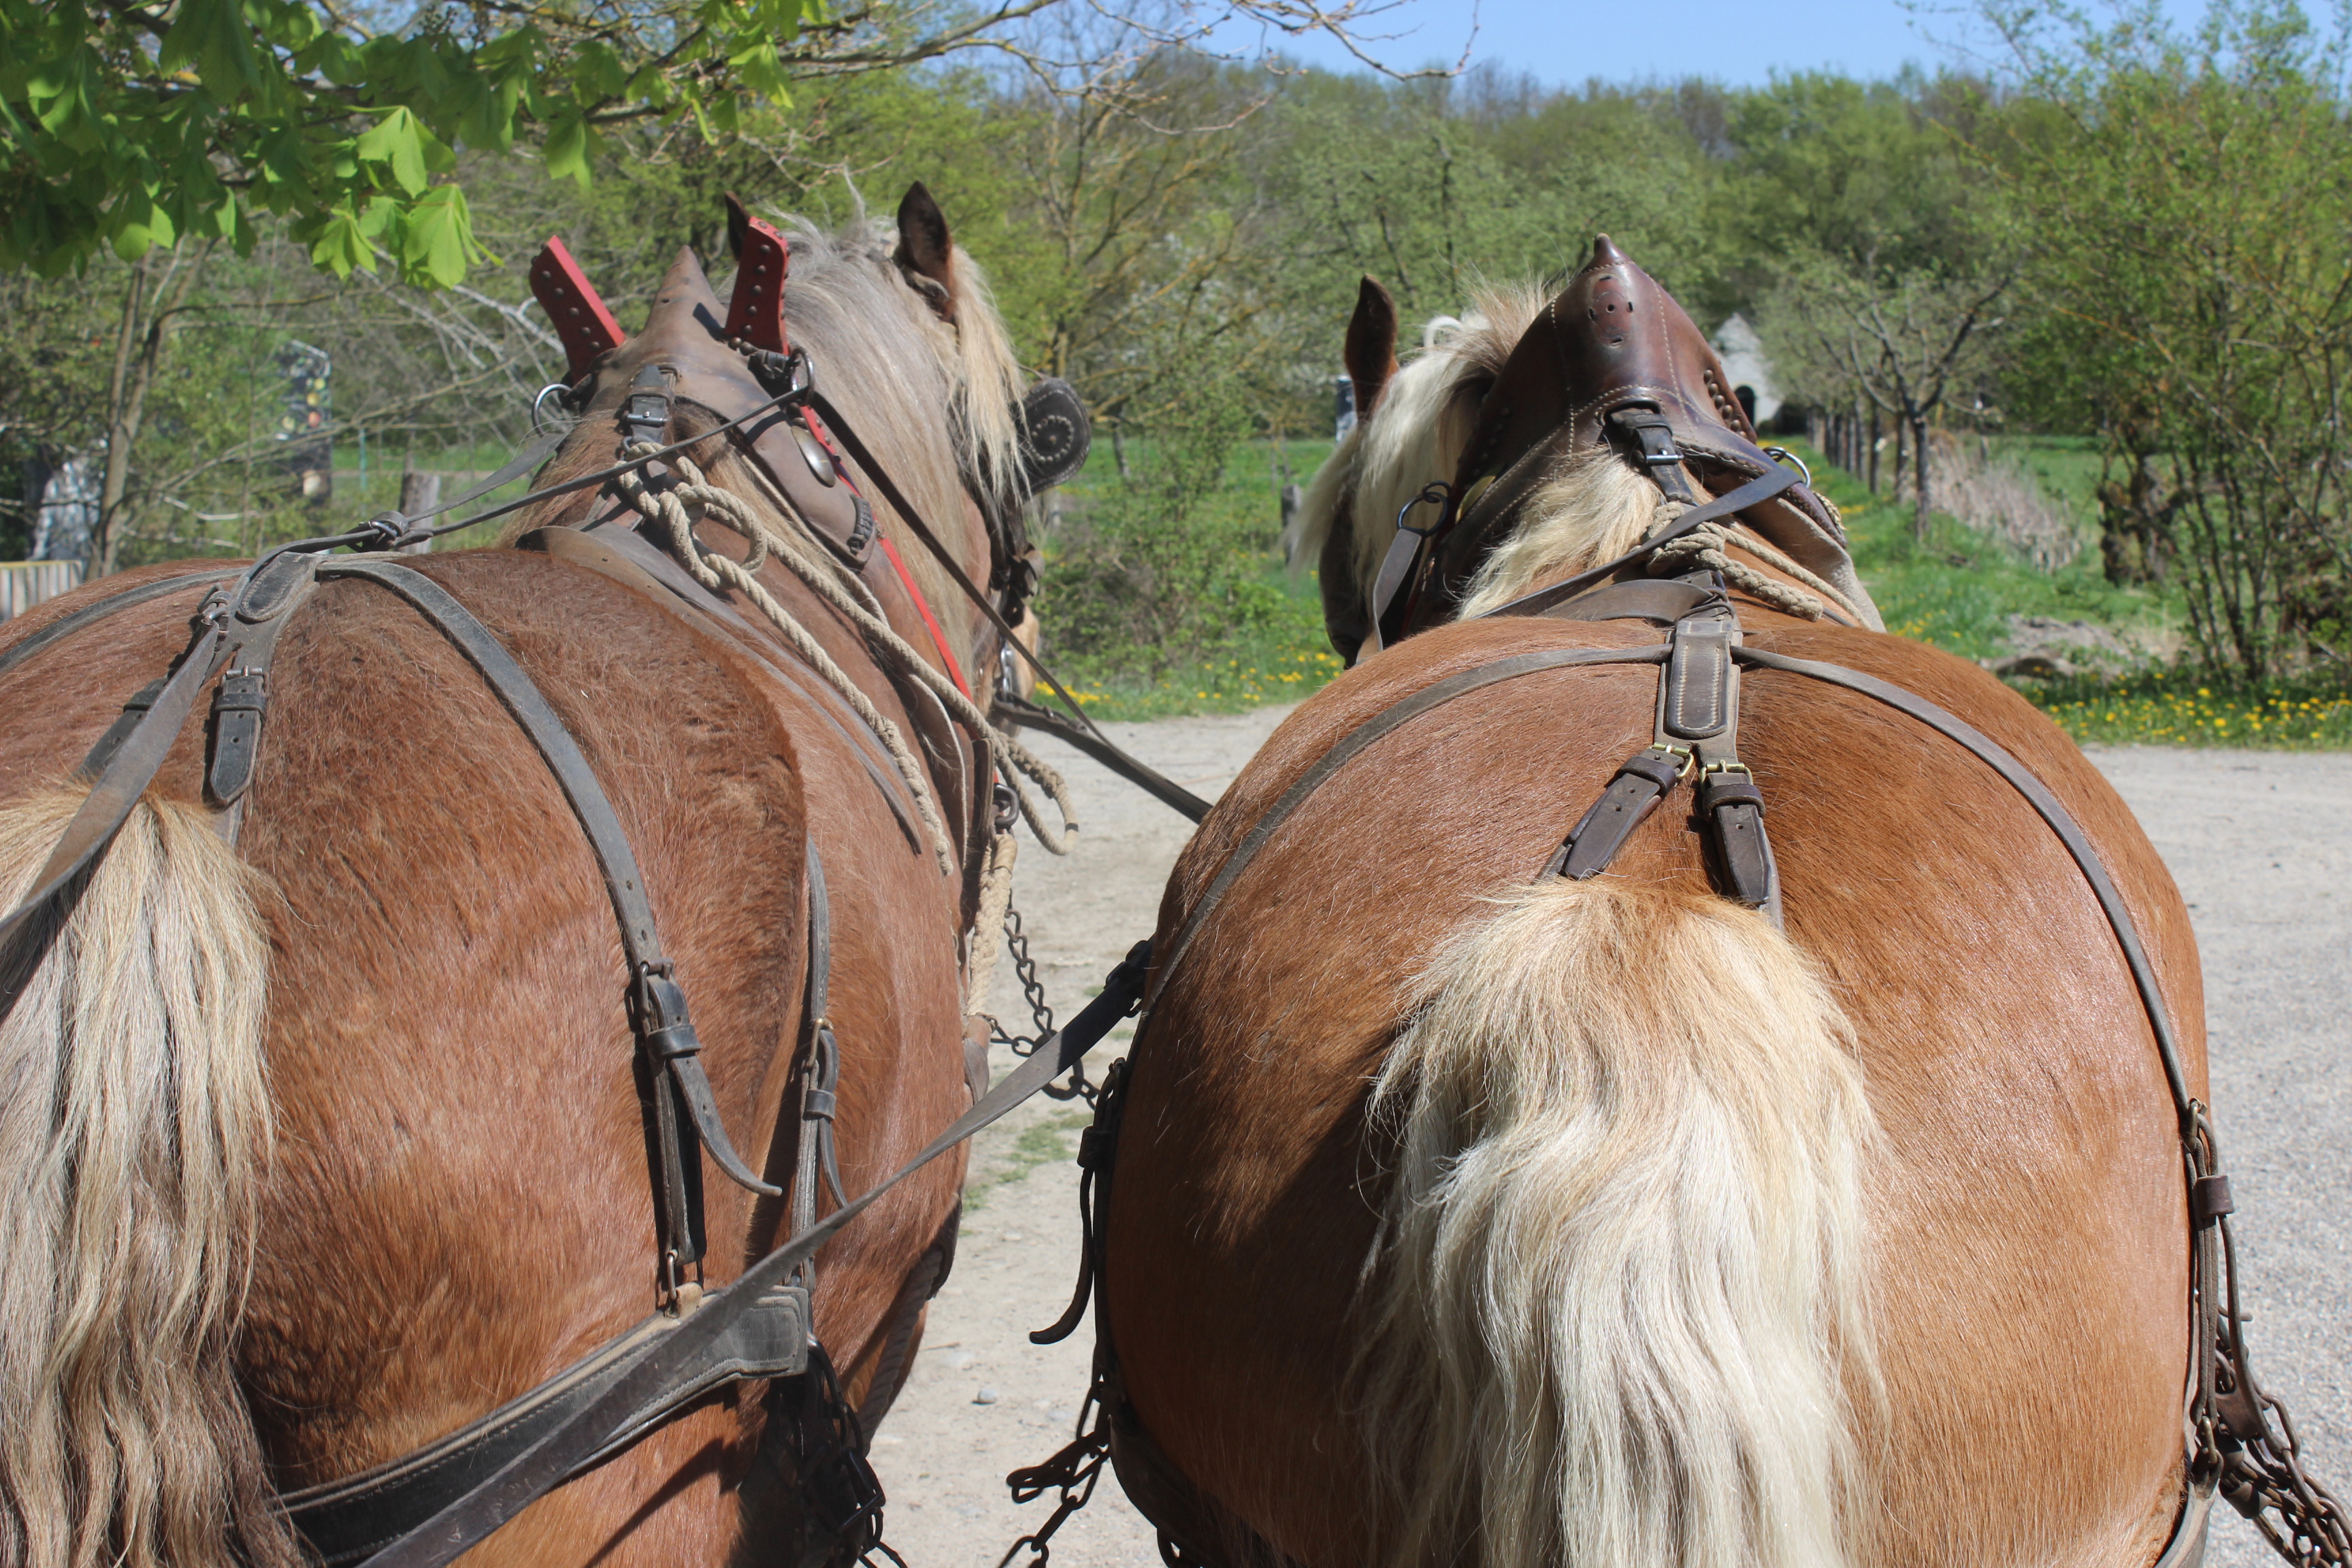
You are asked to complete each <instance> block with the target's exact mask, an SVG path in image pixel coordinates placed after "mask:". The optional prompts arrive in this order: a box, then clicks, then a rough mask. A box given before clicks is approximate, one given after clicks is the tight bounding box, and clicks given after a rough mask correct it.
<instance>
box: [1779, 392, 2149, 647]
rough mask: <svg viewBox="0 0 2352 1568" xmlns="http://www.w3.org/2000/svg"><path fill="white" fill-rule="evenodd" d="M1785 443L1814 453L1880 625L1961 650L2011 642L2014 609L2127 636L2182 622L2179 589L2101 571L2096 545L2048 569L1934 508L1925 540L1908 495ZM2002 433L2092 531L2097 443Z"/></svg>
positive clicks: (1818, 476)
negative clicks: (2138, 583) (2121, 579)
mask: <svg viewBox="0 0 2352 1568" xmlns="http://www.w3.org/2000/svg"><path fill="white" fill-rule="evenodd" d="M1789 445H1790V447H1791V448H1792V449H1794V450H1796V451H1797V452H1798V453H1799V455H1801V457H1803V458H1804V459H1805V460H1806V462H1808V463H1809V464H1811V467H1812V470H1813V476H1814V479H1815V483H1816V488H1817V489H1820V490H1821V491H1822V493H1824V494H1826V495H1827V496H1828V497H1829V498H1830V500H1832V501H1834V502H1836V503H1837V506H1838V510H1840V511H1841V512H1843V514H1844V517H1845V524H1846V532H1847V535H1848V538H1849V542H1850V543H1851V547H1852V549H1853V558H1854V569H1855V570H1856V571H1857V572H1859V573H1860V574H1861V575H1862V580H1863V584H1864V586H1866V587H1867V588H1869V590H1870V596H1871V597H1872V598H1873V599H1874V600H1875V601H1877V604H1878V612H1879V614H1880V615H1881V616H1885V620H1886V629H1887V630H1888V631H1890V632H1893V633H1895V635H1896V636H1897V637H1910V638H1913V639H1915V640H1916V641H1919V642H1924V643H1928V644H1931V645H1933V646H1934V647H1940V648H1943V649H1945V650H1947V651H1948V652H1951V653H1956V654H1958V655H1959V656H1960V657H1961V658H1999V657H2000V656H2001V655H2003V654H2006V653H2009V652H2011V651H2013V650H2012V649H2011V647H2010V626H2009V617H2010V616H2048V617H2050V618H2051V619H2053V620H2061V621H2090V622H2093V623H2095V624H2096V625H2099V626H2105V627H2107V628H2108V629H2110V630H2112V631H2115V632H2116V633H2118V634H2120V635H2122V636H2124V637H2125V638H2126V641H2130V640H2135V639H2136V638H2153V639H2158V640H2160V639H2164V638H2166V637H2169V636H2170V634H2171V633H2172V632H2173V630H2174V629H2175V628H2176V627H2178V626H2179V624H2180V621H2181V614H2180V609H2179V599H2178V596H2177V595H2173V594H2170V593H2168V592H2166V591H2163V590H2158V589H2147V588H2118V587H2116V586H2115V585H2114V584H2111V583H2109V582H2108V581H2107V580H2106V578H2105V576H2103V575H2102V574H2100V571H2099V555H2098V552H2097V551H2096V550H2095V549H2094V548H2089V547H2087V546H2086V547H2085V548H2084V550H2083V551H2082V552H2079V553H2078V554H2076V556H2075V557H2074V560H2073V561H2071V562H2069V563H2067V564H2066V565H2065V566H2063V567H2061V568H2060V569H2059V570H2058V571H2056V572H2043V571H2042V570H2041V569H2040V568H2038V567H2036V566H2035V565H2033V564H2032V563H2031V562H2029V561H2027V560H2025V559H2023V558H2022V557H2021V556H2020V555H2019V554H2018V552H2016V551H2014V550H2012V549H2011V548H2010V547H2009V546H2008V545H2007V544H2005V543H2003V542H2000V540H1997V539H1994V538H1991V537H1990V536H1989V535H1986V534H1983V533H1979V532H1978V531H1975V530H1973V529H1969V528H1966V527H1963V526H1962V525H1961V524H1959V523H1958V522H1956V521H1953V520H1952V519H1951V518H1948V517H1946V516H1943V515H1941V514H1940V513H1939V514H1937V515H1936V516H1934V517H1933V518H1932V519H1931V526H1930V528H1929V531H1928V538H1927V542H1924V543H1922V542H1919V541H1917V540H1916V539H1914V538H1913V536H1912V511H1911V506H1910V503H1909V502H1908V501H1907V500H1901V501H1898V500H1894V499H1893V498H1891V497H1887V496H1879V497H1876V498H1874V497H1872V495H1871V494H1870V492H1869V491H1868V490H1867V489H1864V487H1863V485H1862V483H1861V481H1860V480H1858V479H1855V478H1854V477H1853V475H1851V474H1849V473H1847V472H1846V471H1845V470H1844V469H1843V468H1834V467H1832V466H1831V465H1830V464H1828V463H1827V462H1825V461H1822V460H1820V459H1819V458H1818V456H1817V454H1815V453H1814V452H1812V451H1811V449H1809V448H1807V447H1804V446H1803V444H1802V443H1800V442H1790V443H1789ZM2004 445H2006V446H2009V447H2011V449H2012V450H2018V451H2020V452H2021V455H2022V456H2023V457H2024V458H2025V461H2026V466H2027V467H2028V468H2032V469H2034V470H2035V472H2036V473H2037V474H2039V475H2042V476H2043V477H2044V481H2045V484H2047V485H2048V487H2049V488H2050V489H2053V492H2055V493H2056V494H2058V495H2059V496H2060V497H2062V498H2063V499H2064V500H2067V501H2068V502H2070V503H2071V504H2072V505H2073V507H2074V510H2075V512H2076V515H2077V518H2078V522H2079V524H2080V525H2081V526H2083V527H2084V530H2085V531H2086V532H2087V531H2088V530H2089V528H2090V526H2091V521H2090V518H2091V516H2092V515H2095V513H2092V512H2091V508H2092V506H2093V502H2092V500H2091V490H2090V487H2091V486H2092V485H2093V484H2094V483H2095V482H2096V479H2097V476H2098V465H2097V458H2096V457H2095V455H2093V454H2086V453H2084V452H2083V451H2082V450H2080V448H2079V447H2076V446H2074V444H2073V443H2072V442H2070V441H2068V440H2067V439H2066V438H2063V437H2058V438H2053V437H2031V438H2027V439H2026V440H2024V441H2018V442H2013V443H2004ZM2086 514H2090V515H2086Z"/></svg>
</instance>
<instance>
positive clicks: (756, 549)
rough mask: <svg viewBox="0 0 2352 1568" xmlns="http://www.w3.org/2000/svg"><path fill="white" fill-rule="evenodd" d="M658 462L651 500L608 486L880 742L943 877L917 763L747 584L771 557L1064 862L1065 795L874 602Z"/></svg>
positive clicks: (701, 479)
mask: <svg viewBox="0 0 2352 1568" xmlns="http://www.w3.org/2000/svg"><path fill="white" fill-rule="evenodd" d="M656 449H657V448H655V447H652V446H650V445H649V444H647V443H645V442H632V443H631V444H630V445H629V447H627V448H625V450H624V452H623V454H622V455H623V456H624V457H629V458H636V457H641V456H645V455H646V454H649V453H651V452H653V451H655V450H656ZM667 461H668V462H669V463H671V464H672V465H673V466H674V467H675V468H677V474H678V478H679V481H680V482H678V483H676V484H672V485H669V486H667V487H666V488H664V489H660V490H658V491H656V490H655V489H652V488H651V487H650V486H648V485H647V484H646V482H645V480H644V479H643V478H642V477H641V476H640V475H638V474H636V473H634V472H633V473H629V474H625V475H623V476H622V477H621V478H620V479H617V480H615V481H614V483H615V485H616V487H617V488H618V489H620V491H621V493H622V495H623V496H624V497H625V498H626V499H627V500H628V501H629V502H630V504H631V505H633V506H635V508H636V509H637V510H638V511H639V512H641V513H643V514H644V516H645V517H646V520H647V521H652V522H656V523H658V524H660V526H661V527H662V529H663V530H664V531H665V532H666V533H667V535H668V539H669V543H670V547H671V549H672V551H673V552H674V553H676V555H677V558H678V559H679V561H681V562H682V563H685V566H686V569H687V570H688V572H689V573H691V574H693V575H694V578H695V580H696V581H697V582H698V583H700V584H702V585H703V586H704V587H706V588H710V589H713V590H717V589H719V588H720V587H722V586H723V587H731V588H734V589H736V590H737V591H738V592H740V593H741V594H742V595H743V596H744V597H745V598H747V599H749V600H751V603H752V604H753V605H757V606H758V608H759V610H760V613H761V615H762V616H766V617H767V618H768V621H769V623H770V624H771V625H772V626H775V628H776V629H777V631H778V632H780V633H781V634H782V636H783V637H784V640H785V641H786V642H787V643H788V644H790V645H791V647H792V648H793V651H794V652H795V653H798V654H799V655H800V656H801V657H802V658H804V659H806V660H807V661H808V663H809V665H810V666H811V668H814V669H815V670H816V672H817V673H818V675H819V676H820V677H822V678H823V679H824V680H825V681H826V683H827V684H829V685H831V686H832V687H833V688H834V689H835V690H837V691H839V692H840V693H841V694H842V696H843V698H844V699H845V700H847V701H848V702H849V704H850V706H851V707H852V708H854V709H856V710H857V715H858V717H859V718H861V719H863V720H865V721H866V723H867V724H868V725H869V726H870V727H872V729H873V730H874V731H875V733H876V734H877V735H879V736H881V737H882V741H883V746H884V749H885V750H887V752H889V753H890V760H891V762H892V763H894V764H895V765H896V766H897V767H898V773H899V776H900V777H902V778H904V779H905V780H906V781H907V787H908V790H909V791H910V792H911V793H912V794H913V795H914V796H915V804H916V807H917V809H918V811H919V813H920V814H921V816H922V818H923V822H924V825H925V826H927V827H928V828H929V829H930V832H931V836H932V847H933V850H934V852H935V853H936V854H937V855H938V856H939V858H940V865H941V868H943V869H949V870H952V868H953V864H954V856H953V851H952V849H951V847H950V844H949V840H948V837H947V830H946V827H945V826H943V825H942V824H941V823H940V816H939V808H938V805H936V803H935V802H934V801H933V799H932V795H931V790H930V784H929V778H928V775H927V774H926V773H925V771H924V769H923V766H922V763H921V762H920V761H919V759H918V758H917V757H916V756H915V754H914V752H913V750H912V748H910V747H909V746H908V744H907V741H906V737H905V735H904V734H903V733H902V732H901V731H899V730H898V726H897V725H896V724H893V723H892V722H891V721H889V719H887V717H885V716H884V715H883V714H882V713H881V711H880V710H877V709H876V708H875V706H874V705H873V703H872V702H871V701H870V700H868V699H867V698H866V694H865V693H864V692H863V691H861V690H859V689H858V688H857V686H856V682H854V681H852V680H851V679H849V677H848V675H847V674H846V673H845V671H844V670H843V669H842V668H841V667H840V666H839V665H837V664H835V662H834V661H833V659H832V658H831V657H830V656H829V655H827V654H826V653H825V651H824V648H823V647H821V646H820V645H819V644H818V643H817V640H816V638H815V637H814V636H812V635H811V634H810V632H809V630H808V628H807V627H805V626H803V625H801V623H800V622H799V621H798V620H797V619H796V618H795V617H794V616H793V614H792V612H791V611H789V610H787V609H785V608H784V606H783V605H781V604H779V603H778V602H777V600H776V598H775V595H772V594H771V593H769V592H768V590H767V589H766V588H765V587H764V586H762V585H761V583H760V582H759V580H758V578H757V577H756V576H755V575H754V574H756V573H757V572H758V571H759V570H760V568H761V566H762V565H764V564H765V563H767V560H768V558H769V556H770V555H771V554H772V555H773V556H774V557H775V559H776V560H777V561H778V562H779V563H782V565H783V566H784V567H785V569H786V570H788V571H790V572H791V573H792V574H793V575H794V576H795V577H798V578H799V579H800V580H801V581H802V582H803V584H806V585H807V586H808V588H809V590H810V591H811V592H812V593H814V594H815V595H817V597H819V598H820V599H822V600H824V602H825V603H826V604H827V605H831V606H832V607H833V608H834V609H835V610H837V611H839V612H840V613H841V614H842V615H843V616H845V618H847V619H848V621H849V622H850V624H851V625H853V626H856V627H857V628H858V630H860V631H861V632H863V633H865V634H866V637H867V639H868V640H869V642H870V643H871V644H872V645H873V646H874V647H875V650H876V653H877V657H879V658H882V659H883V660H884V662H886V663H887V664H890V665H893V666H895V667H897V668H899V669H902V670H904V671H906V672H907V673H908V674H910V675H912V676H914V677H915V679H918V680H919V681H921V682H922V683H923V685H924V686H925V687H926V688H927V689H929V690H930V692H931V693H932V695H933V696H935V697H937V698H938V699H939V700H940V705H941V706H943V707H944V708H946V709H947V710H948V711H949V713H950V714H951V715H953V716H954V717H955V718H956V719H957V720H958V721H961V722H962V723H963V724H965V725H966V726H968V727H969V728H970V729H971V731H972V732H973V733H975V734H977V735H979V736H981V737H982V738H983V739H984V740H985V742H986V743H987V745H988V749H989V752H990V755H991V756H992V757H993V758H994V759H995V761H996V763H997V766H998V769H999V771H1000V772H1001V773H1003V775H1004V777H1005V779H1006V780H1007V781H1008V782H1009V783H1010V784H1012V786H1013V795H1014V796H1015V798H1016V799H1017V800H1018V801H1019V803H1020V808H1021V815H1022V816H1023V818H1024V820H1026V821H1027V822H1028V824H1029V829H1030V831H1031V832H1033V833H1034V834H1035V835H1036V836H1037V841H1038V842H1039V843H1040V844H1043V845H1044V846H1045V847H1046V848H1047V849H1048V850H1050V851H1052V852H1053V853H1054V854H1056V855H1066V854H1067V853H1069V842H1068V839H1067V837H1066V835H1067V834H1072V833H1076V831H1077V826H1078V825H1077V820H1076V815H1075V813H1074V811H1073V808H1072V806H1071V804H1070V797H1069V791H1068V787H1067V786H1066V784H1064V783H1063V782H1062V777H1061V775H1060V774H1059V773H1055V771H1054V770H1053V769H1052V768H1051V767H1049V766H1047V765H1046V764H1045V763H1044V762H1042V761H1040V760H1039V759H1038V758H1037V757H1036V756H1034V755H1033V754H1032V753H1031V752H1030V751H1029V750H1028V748H1026V747H1025V746H1023V745H1022V744H1021V743H1020V742H1018V741H1015V740H1013V738H1012V737H1011V736H1009V735H1007V734H1005V733H1004V732H1003V731H1000V730H999V729H998V728H997V727H996V726H995V725H994V724H992V723H991V722H990V721H989V718H988V715H987V714H986V713H984V712H982V710H980V708H979V706H978V705H977V704H975V703H974V702H973V701H972V700H971V699H970V698H968V697H966V696H965V695H964V694H963V693H962V692H961V691H960V690H958V689H956V686H955V683H954V682H953V681H951V680H950V679H948V678H947V677H946V676H944V675H942V674H940V672H939V671H938V670H936V669H934V668H931V666H930V664H929V661H928V660H926V659H925V658H923V656H922V655H921V654H920V653H919V652H918V651H916V649H915V647H914V646H913V645H912V644H911V643H909V642H908V641H907V639H906V638H904V637H900V636H899V635H898V632H897V631H895V630H894V629H892V627H891V626H890V624H889V623H888V622H887V621H886V620H884V619H883V618H882V617H881V616H880V615H879V614H878V613H877V612H878V610H879V608H880V605H879V602H878V601H875V602H874V608H872V609H869V608H867V607H866V605H865V604H862V603H860V602H859V600H858V598H857V597H856V596H854V595H853V594H852V593H851V591H850V590H848V589H846V588H845V587H844V586H843V585H842V584H841V583H840V581H839V580H838V579H837V578H836V577H835V572H834V568H833V565H832V563H831V562H830V561H829V560H820V559H816V558H813V556H812V555H811V554H810V553H808V552H804V551H803V550H801V549H797V548H795V547H794V545H793V542H791V541H788V540H786V539H783V538H782V537H780V536H779V535H777V534H775V533H774V532H772V531H770V530H769V528H768V527H767V525H766V524H764V523H763V522H761V521H760V519H759V516H758V515H757V514H756V513H755V512H754V511H753V510H751V504H750V503H749V502H747V501H746V500H743V498H741V497H740V496H738V495H736V494H735V493H734V492H733V491H731V490H728V489H720V488H719V486H717V485H714V484H711V483H710V482H709V479H707V478H706V477H705V476H704V474H703V472H702V470H701V469H700V468H698V467H697V466H696V465H695V463H694V461H693V459H692V458H688V457H687V456H686V454H684V453H683V452H680V453H677V454H674V455H673V456H671V457H670V458H668V459H667ZM786 515H788V516H790V517H792V518H793V521H795V522H796V523H798V524H799V525H800V526H801V528H802V529H803V530H806V529H807V527H808V523H807V521H806V520H805V519H803V518H802V517H801V516H800V515H799V513H798V512H797V510H790V509H787V511H786ZM705 520H707V521H712V522H717V523H720V524H722V525H724V526H726V527H728V528H730V529H732V530H734V531H735V532H736V533H738V534H740V536H741V537H742V538H743V540H744V542H745V543H746V544H747V545H748V546H749V549H748V550H747V552H746V553H745V558H744V559H743V560H742V561H741V562H736V561H731V560H730V559H728V558H727V557H726V556H724V555H721V554H719V552H716V551H714V550H711V549H709V548H708V547H706V546H705V545H704V544H703V543H702V542H701V541H700V540H698V539H697V538H695V536H694V525H695V523H696V522H697V521H705ZM858 586H859V588H861V589H862V588H864V586H865V584H862V583H861V584H858ZM871 597H872V595H871V594H870V593H868V594H867V595H866V598H867V599H869V600H870V599H871ZM1024 777H1025V778H1028V779H1030V780H1033V781H1034V782H1035V784H1037V785H1038V787H1039V788H1041V789H1043V790H1044V791H1045V794H1046V795H1047V796H1048V797H1049V798H1051V799H1052V801H1053V802H1054V805H1055V811H1056V812H1057V814H1058V815H1059V816H1060V817H1061V819H1062V825H1061V826H1060V827H1059V828H1055V827H1054V826H1052V825H1050V824H1048V823H1047V822H1046V820H1045V815H1044V813H1043V812H1042V811H1041V810H1040V808H1039V807H1038V805H1037V803H1036V800H1035V798H1034V796H1033V795H1031V794H1030V793H1029V791H1028V790H1027V789H1025V788H1024V787H1023V786H1022V784H1021V782H1020V781H1021V779H1022V778H1024Z"/></svg>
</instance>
